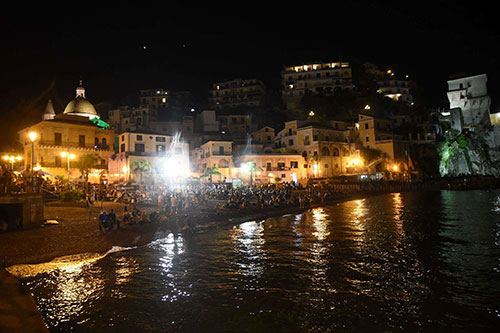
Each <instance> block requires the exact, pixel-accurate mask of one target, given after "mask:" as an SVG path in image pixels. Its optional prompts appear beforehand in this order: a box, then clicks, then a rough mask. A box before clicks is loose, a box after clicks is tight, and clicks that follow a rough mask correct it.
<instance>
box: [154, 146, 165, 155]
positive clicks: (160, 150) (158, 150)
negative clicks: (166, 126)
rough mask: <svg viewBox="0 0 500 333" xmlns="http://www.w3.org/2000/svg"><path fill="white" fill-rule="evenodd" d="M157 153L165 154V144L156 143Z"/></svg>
mask: <svg viewBox="0 0 500 333" xmlns="http://www.w3.org/2000/svg"><path fill="white" fill-rule="evenodd" d="M156 154H157V155H165V146H164V145H156Z"/></svg>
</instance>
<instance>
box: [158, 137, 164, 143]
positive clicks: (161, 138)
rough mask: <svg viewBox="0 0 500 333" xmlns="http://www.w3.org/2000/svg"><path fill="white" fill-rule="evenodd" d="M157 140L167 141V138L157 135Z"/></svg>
mask: <svg viewBox="0 0 500 333" xmlns="http://www.w3.org/2000/svg"><path fill="white" fill-rule="evenodd" d="M156 142H165V138H164V137H162V136H157V137H156Z"/></svg>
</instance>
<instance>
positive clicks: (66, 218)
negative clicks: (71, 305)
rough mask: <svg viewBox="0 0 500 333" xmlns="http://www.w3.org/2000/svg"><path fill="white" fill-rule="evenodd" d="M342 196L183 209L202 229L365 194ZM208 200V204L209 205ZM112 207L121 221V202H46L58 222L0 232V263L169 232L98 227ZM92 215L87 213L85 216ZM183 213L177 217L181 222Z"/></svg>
mask: <svg viewBox="0 0 500 333" xmlns="http://www.w3.org/2000/svg"><path fill="white" fill-rule="evenodd" d="M363 196H366V194H364V195H361V194H358V195H356V196H342V197H341V198H338V199H336V200H334V201H330V202H328V203H324V202H322V203H317V204H314V205H309V206H307V207H302V208H301V207H298V206H292V205H290V206H283V207H279V208H273V207H266V208H262V209H261V208H254V207H251V208H244V209H241V208H240V209H231V210H218V211H217V213H215V212H213V213H206V212H205V211H203V210H202V209H204V207H203V206H198V207H195V208H193V209H190V210H189V211H188V212H187V219H188V220H189V221H190V222H191V224H192V225H194V226H195V231H196V233H202V232H205V231H208V230H212V229H214V228H217V227H222V226H226V225H232V224H238V223H242V222H246V221H252V220H262V219H266V218H269V217H275V216H280V215H284V214H293V213H299V212H301V211H304V210H306V209H309V208H312V207H315V206H321V205H325V204H330V203H334V202H338V201H344V200H348V199H353V198H355V197H363ZM210 205H211V203H210V204H209V205H207V206H210ZM111 208H113V209H114V210H115V212H116V214H117V217H118V219H120V220H121V218H122V215H123V209H124V205H123V204H121V203H114V202H104V203H98V204H96V205H95V207H94V208H93V209H92V215H90V214H89V210H88V209H87V208H85V207H78V206H71V205H66V206H55V205H53V204H50V205H47V206H46V207H45V219H47V220H51V219H54V220H57V221H58V222H59V224H57V225H46V226H44V227H40V228H36V229H29V230H20V231H14V232H7V233H2V234H0V267H8V266H12V265H16V264H37V263H43V262H48V261H50V260H52V259H54V258H58V257H62V256H67V255H73V254H82V253H106V252H108V251H109V250H110V249H111V248H112V247H113V246H118V247H134V246H141V245H146V244H148V243H150V242H152V241H154V240H156V239H161V238H164V237H166V236H168V234H169V233H170V232H171V230H170V229H169V227H168V225H165V224H161V223H158V224H154V223H145V224H141V225H132V226H124V225H123V224H122V225H121V228H120V229H119V230H116V229H114V230H111V231H105V232H101V231H100V230H99V220H98V216H99V214H100V212H101V209H105V210H107V211H109V210H110V209H111ZM141 209H142V210H144V211H145V212H146V213H149V212H151V211H155V210H158V207H157V206H149V207H141ZM89 215H90V216H89ZM184 220H185V218H184V217H183V216H182V217H180V218H179V220H178V224H179V225H183V223H184Z"/></svg>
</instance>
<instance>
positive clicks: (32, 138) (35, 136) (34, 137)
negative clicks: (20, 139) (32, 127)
mask: <svg viewBox="0 0 500 333" xmlns="http://www.w3.org/2000/svg"><path fill="white" fill-rule="evenodd" d="M28 137H29V138H30V140H31V142H34V141H35V140H36V138H37V137H38V134H36V132H29V133H28Z"/></svg>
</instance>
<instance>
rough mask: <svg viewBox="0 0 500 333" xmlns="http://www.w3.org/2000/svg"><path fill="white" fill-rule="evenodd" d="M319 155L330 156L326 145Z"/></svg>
mask: <svg viewBox="0 0 500 333" xmlns="http://www.w3.org/2000/svg"><path fill="white" fill-rule="evenodd" d="M321 155H322V156H330V150H329V149H328V148H327V147H323V148H322V149H321Z"/></svg>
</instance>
